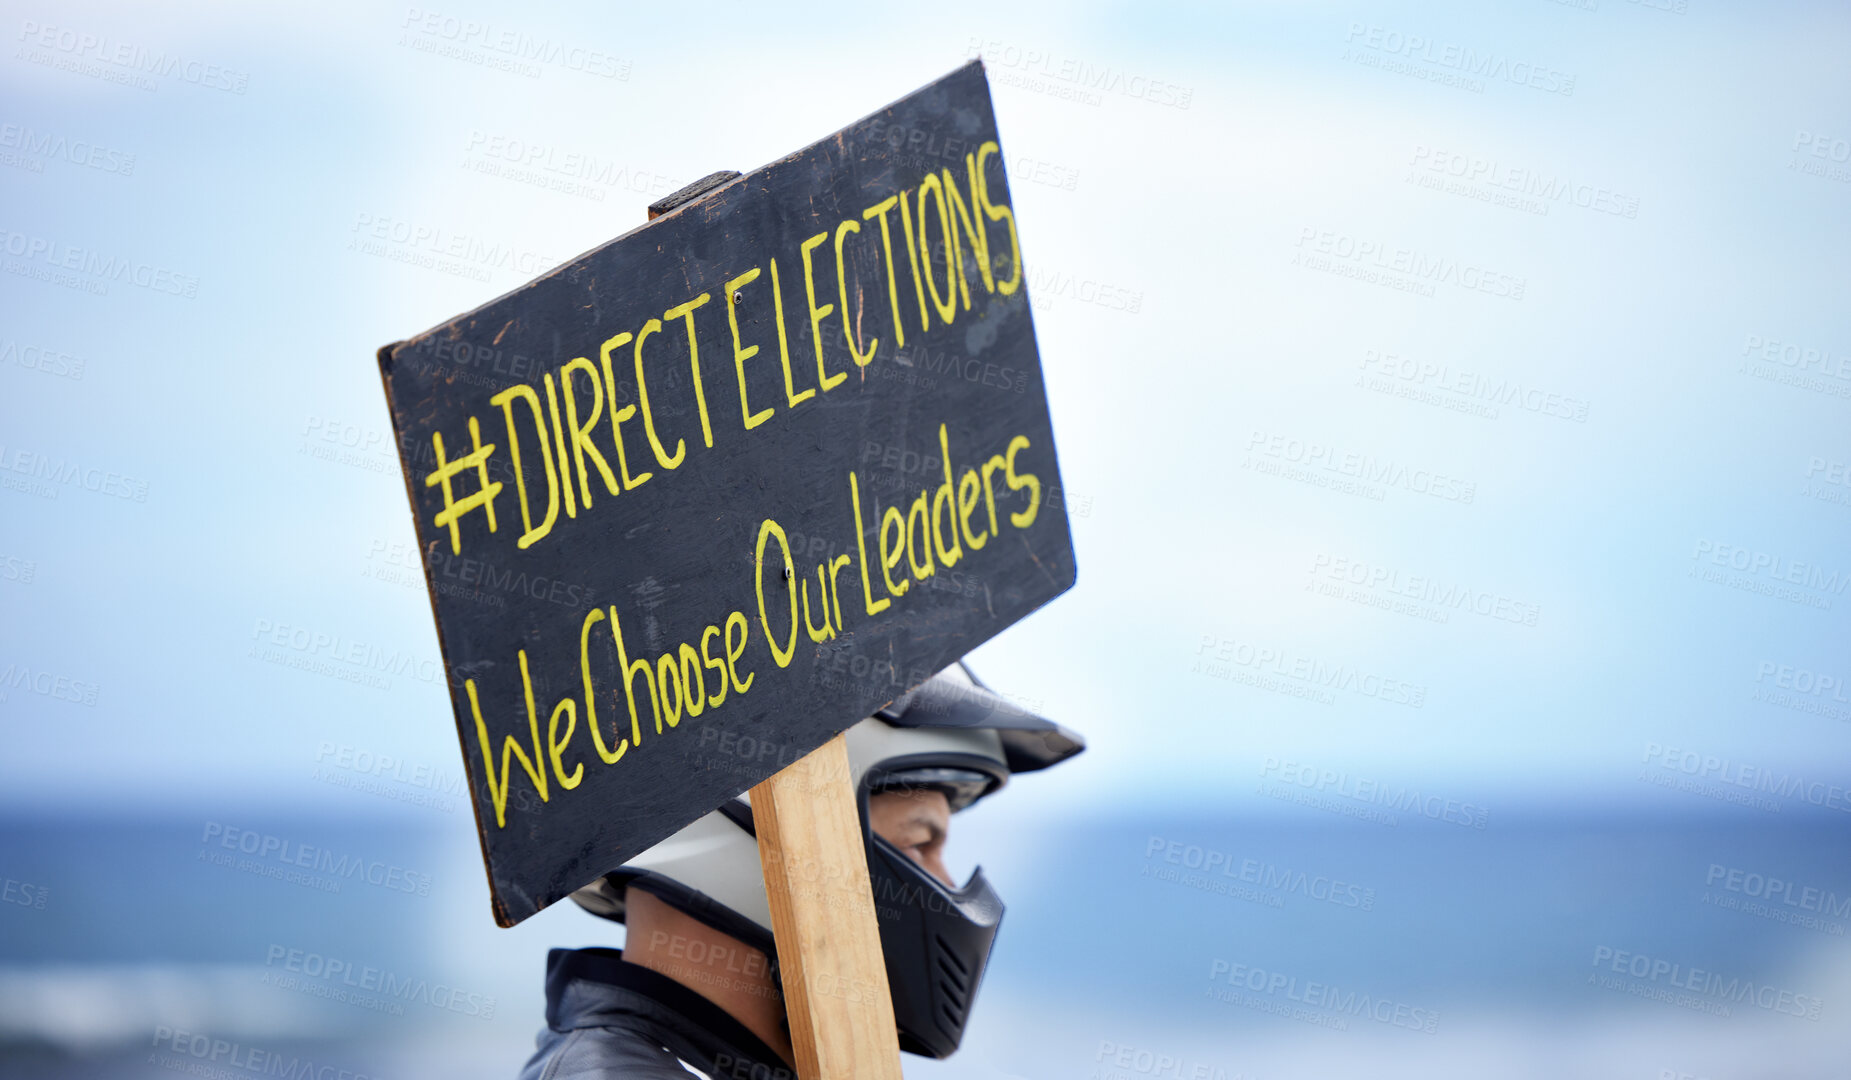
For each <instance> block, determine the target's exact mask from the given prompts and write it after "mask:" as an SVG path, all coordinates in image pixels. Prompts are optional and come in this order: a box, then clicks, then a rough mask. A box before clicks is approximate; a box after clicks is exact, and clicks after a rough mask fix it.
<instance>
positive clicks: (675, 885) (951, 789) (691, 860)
mask: <svg viewBox="0 0 1851 1080" xmlns="http://www.w3.org/2000/svg"><path fill="white" fill-rule="evenodd" d="M846 735H847V742H848V763H849V780H850V781H851V783H852V784H853V787H854V790H855V792H856V798H857V802H858V805H859V808H860V813H861V824H862V832H863V834H864V835H865V836H866V837H867V840H868V873H869V877H870V879H871V882H872V886H873V889H874V895H875V897H876V899H877V900H878V901H879V903H878V904H877V905H876V911H877V912H878V913H879V923H880V931H881V949H882V952H883V953H884V954H885V956H886V960H887V974H888V982H889V984H890V986H891V988H892V991H893V999H894V1019H895V1021H896V1024H897V1026H898V1028H899V1032H900V1045H901V1048H902V1049H905V1050H909V1051H911V1052H913V1053H916V1054H924V1055H926V1056H928V1057H939V1058H942V1057H945V1056H947V1055H949V1054H950V1053H951V1052H952V1051H953V1050H955V1049H956V1048H957V1045H958V1041H959V1039H960V1038H961V1037H962V1035H963V1030H964V1025H965V1020H966V1017H967V1016H968V1012H969V1008H970V1004H971V1002H972V1000H973V999H974V998H975V996H976V991H977V985H978V982H979V981H980V980H981V978H982V975H983V968H984V966H985V964H986V963H987V962H988V959H989V952H990V946H991V943H992V942H993V940H994V938H995V935H996V928H997V926H998V924H999V923H1000V921H1001V919H1002V912H1003V905H1002V901H1001V899H1000V898H998V897H997V896H996V893H995V892H994V890H992V889H991V888H990V887H989V884H988V883H987V882H986V881H984V879H983V871H982V869H981V868H979V869H977V870H976V871H974V872H973V873H972V874H971V877H970V880H969V881H967V882H966V883H965V884H964V885H963V886H962V887H960V888H957V889H951V888H948V887H947V886H945V884H944V883H943V882H940V881H939V880H938V879H937V878H934V877H932V876H931V875H930V874H928V873H926V872H925V871H924V870H922V869H920V867H919V866H918V865H917V864H916V863H914V862H913V861H912V860H911V859H909V858H907V857H906V856H905V855H904V854H902V853H901V852H900V851H899V850H898V849H897V848H895V847H893V845H891V844H889V843H887V842H886V841H885V840H883V839H882V838H880V837H879V836H878V835H876V834H874V832H873V831H872V830H871V829H869V828H868V813H867V808H868V796H869V795H870V794H872V793H873V792H875V791H879V790H883V789H890V788H896V787H902V788H905V787H912V788H918V787H925V788H937V789H940V790H943V791H944V792H945V793H946V796H947V798H948V800H949V802H950V805H951V809H952V810H953V811H954V812H955V811H958V810H962V809H963V808H965V807H966V806H969V805H970V804H971V803H973V802H975V801H976V800H977V799H979V798H982V797H983V796H985V795H988V794H989V793H991V792H993V791H995V790H997V789H998V788H1000V787H1002V786H1003V785H1004V784H1005V783H1007V782H1008V779H1009V776H1010V774H1011V773H1019V772H1032V771H1035V770H1037V769H1045V768H1047V767H1048V766H1050V765H1054V764H1057V763H1059V762H1061V761H1064V760H1066V759H1067V758H1069V757H1072V756H1073V755H1075V754H1077V753H1079V752H1080V751H1081V750H1083V749H1085V747H1086V744H1085V741H1084V740H1083V739H1082V738H1081V737H1080V736H1079V735H1078V734H1077V733H1075V732H1072V731H1069V730H1067V729H1066V728H1063V727H1061V726H1060V725H1059V724H1056V723H1054V722H1053V721H1050V720H1046V719H1044V718H1042V717H1039V716H1036V715H1034V714H1032V713H1029V712H1026V711H1024V710H1023V709H1021V708H1020V707H1018V706H1016V705H1013V704H1011V703H1010V702H1009V701H1007V700H1006V699H1004V698H1003V697H1001V696H1000V695H998V694H996V693H995V692H993V691H991V690H990V689H989V688H988V687H986V686H984V685H983V684H982V683H981V682H979V681H978V680H977V678H976V676H975V675H974V674H972V672H971V671H970V669H969V668H968V667H966V666H965V665H964V663H963V662H962V661H959V662H958V663H955V664H953V665H952V666H950V667H948V668H946V669H945V670H943V671H941V672H939V673H938V674H937V675H934V676H933V677H932V678H931V679H929V680H927V681H926V682H925V683H924V684H923V685H921V686H920V687H919V688H918V689H916V690H913V691H912V692H910V693H908V694H904V695H902V696H901V697H899V698H897V699H896V700H895V701H894V702H893V703H892V704H890V705H888V706H886V707H885V708H883V709H882V710H881V711H880V712H878V713H876V714H875V715H874V716H871V717H869V718H868V719H866V720H863V721H861V722H860V723H858V724H855V725H854V726H853V727H850V728H849V729H848V731H847V732H846ZM630 887H635V888H640V889H643V890H645V891H647V892H649V893H651V894H653V895H655V896H657V897H660V898H661V899H662V900H664V901H665V902H667V903H669V904H672V905H673V906H675V907H676V908H678V909H680V910H682V911H684V912H686V913H687V914H689V915H691V916H693V917H694V918H696V919H699V920H700V921H702V922H704V923H706V924H708V925H710V926H712V927H714V928H715V929H718V930H721V931H723V932H725V933H727V934H730V935H732V936H733V937H735V938H738V939H739V940H741V941H743V942H745V943H746V944H748V945H751V946H754V947H756V948H759V949H762V950H763V951H764V952H765V954H766V956H767V957H769V958H771V960H772V963H773V970H774V971H775V970H776V968H775V965H776V959H777V950H776V948H775V945H774V943H773V940H772V932H771V906H770V903H769V901H768V900H767V899H766V896H765V879H764V875H763V871H762V869H761V867H760V864H759V857H758V841H757V840H756V838H755V833H754V832H753V827H752V810H751V805H750V802H749V801H748V800H747V799H746V798H745V797H744V796H741V797H740V798H738V799H734V800H732V801H731V802H729V803H727V804H726V805H724V806H722V807H720V808H719V809H718V810H715V811H713V812H712V813H710V814H707V815H706V816H705V817H702V818H700V819H699V820H698V821H695V822H694V823H693V824H691V825H688V826H686V827H684V828H683V829H681V830H680V831H678V832H676V833H675V834H674V835H672V836H670V837H669V838H668V839H666V840H663V841H662V842H661V843H659V844H657V845H655V846H654V847H652V848H650V849H649V850H647V851H645V852H643V853H642V854H640V855H638V856H637V857H636V858H634V859H632V860H630V861H629V862H628V863H625V864H624V865H623V866H622V867H619V868H618V869H616V870H614V871H612V872H610V873H608V874H606V875H604V876H603V877H602V878H599V879H598V880H597V881H595V882H593V883H591V884H590V885H587V886H585V887H584V888H582V889H579V890H578V891H577V892H575V893H573V894H572V899H573V900H575V901H577V902H578V904H579V906H580V907H583V908H584V909H585V910H587V911H590V912H592V913H593V914H596V915H602V916H603V917H605V918H607V919H613V920H615V921H617V922H622V921H623V920H624V890H625V889H626V888H630Z"/></svg>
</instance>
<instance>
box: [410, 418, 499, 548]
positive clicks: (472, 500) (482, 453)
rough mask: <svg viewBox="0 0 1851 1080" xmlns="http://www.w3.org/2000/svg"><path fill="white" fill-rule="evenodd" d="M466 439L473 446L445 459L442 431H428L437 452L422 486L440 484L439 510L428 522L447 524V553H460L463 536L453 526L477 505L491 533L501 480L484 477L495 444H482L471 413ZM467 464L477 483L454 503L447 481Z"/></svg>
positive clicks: (439, 524)
mask: <svg viewBox="0 0 1851 1080" xmlns="http://www.w3.org/2000/svg"><path fill="white" fill-rule="evenodd" d="M469 441H470V442H471V443H473V444H475V449H474V450H471V451H470V452H469V453H468V454H466V455H464V456H463V457H460V458H457V459H456V460H455V461H449V460H446V459H445V458H444V453H443V433H442V432H438V431H433V432H431V448H432V449H433V450H435V451H436V453H437V468H436V469H434V470H432V472H431V474H430V475H429V476H427V477H425V478H424V486H425V487H427V488H428V487H437V486H438V485H439V484H441V485H443V509H442V510H439V511H438V512H437V516H436V517H435V518H433V519H432V520H431V524H433V525H435V526H437V527H438V528H440V529H441V528H443V527H444V526H446V525H448V526H449V527H450V553H451V554H453V555H461V554H462V553H463V537H462V533H461V531H460V530H458V529H457V527H456V522H457V519H459V518H461V517H462V516H463V515H464V514H467V513H469V512H470V511H471V510H474V509H476V508H477V507H481V508H482V509H484V510H486V511H487V512H488V531H489V532H494V531H495V496H497V495H499V494H501V481H499V480H490V479H489V478H488V456H489V455H490V454H492V453H494V452H495V444H494V443H489V444H488V445H487V446H483V445H482V429H481V427H480V426H478V425H477V424H476V418H475V417H473V416H472V417H470V418H469ZM471 466H474V467H475V470H476V481H477V483H478V484H480V485H481V486H480V487H478V488H477V489H476V492H475V494H473V495H470V496H468V497H466V498H464V499H463V500H462V501H461V502H458V501H457V500H456V495H455V493H454V492H452V491H451V490H450V480H451V478H452V477H454V476H456V474H457V473H460V472H462V471H463V470H464V469H467V468H469V467H471Z"/></svg>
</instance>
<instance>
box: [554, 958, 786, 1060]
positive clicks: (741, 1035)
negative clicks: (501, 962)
mask: <svg viewBox="0 0 1851 1080" xmlns="http://www.w3.org/2000/svg"><path fill="white" fill-rule="evenodd" d="M577 982H588V983H594V984H597V987H598V988H600V989H601V991H602V992H596V993H583V992H575V991H574V988H573V984H574V983H577ZM546 1023H547V1026H548V1027H551V1028H552V1029H553V1030H555V1031H571V1030H573V1029H575V1028H593V1027H617V1028H624V1029H629V1030H635V1031H641V1032H646V1033H648V1034H650V1035H652V1036H653V1037H655V1038H657V1039H659V1040H661V1042H662V1043H663V1045H665V1046H667V1047H668V1049H669V1050H670V1051H672V1052H673V1053H674V1054H675V1055H676V1056H677V1057H679V1058H681V1059H682V1060H683V1061H687V1062H690V1063H692V1064H694V1065H696V1066H698V1067H700V1068H701V1069H702V1070H703V1071H705V1072H708V1073H711V1074H712V1075H713V1076H714V1078H715V1080H720V1078H722V1077H725V1078H731V1077H735V1076H738V1077H751V1078H753V1080H796V1072H795V1071H794V1070H792V1069H791V1067H790V1066H788V1065H786V1064H785V1063H784V1059H783V1058H780V1057H779V1056H778V1055H777V1052H776V1051H774V1050H772V1049H771V1048H770V1047H769V1046H766V1045H765V1043H764V1041H763V1040H762V1039H760V1038H759V1037H758V1036H757V1035H754V1034H752V1031H751V1030H750V1029H749V1028H747V1027H746V1026H745V1025H744V1024H742V1023H740V1022H739V1021H738V1020H735V1019H734V1018H733V1017H732V1015H731V1014H729V1013H727V1012H726V1011H725V1010H724V1009H722V1008H720V1007H719V1006H718V1005H715V1004H714V1003H713V1002H711V1001H709V1000H707V999H706V998H704V997H702V996H701V995H700V994H698V993H696V992H695V991H693V990H691V989H689V988H688V987H686V986H683V985H682V984H680V983H678V982H676V981H675V980H673V979H671V978H669V977H668V976H666V975H663V974H661V973H659V972H655V971H651V970H650V969H648V968H646V967H642V966H640V965H637V964H632V963H630V962H629V961H627V960H625V959H624V958H623V953H622V951H621V950H618V949H601V948H590V949H553V950H551V951H550V952H548V953H547V957H546Z"/></svg>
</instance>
